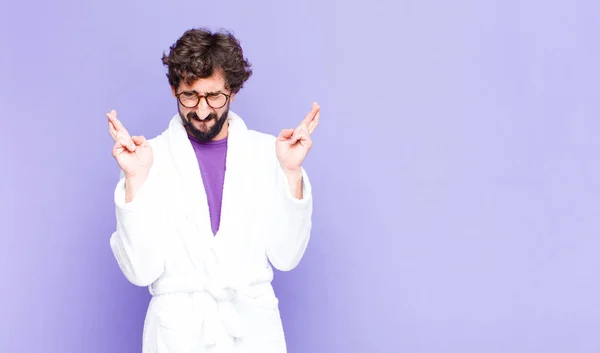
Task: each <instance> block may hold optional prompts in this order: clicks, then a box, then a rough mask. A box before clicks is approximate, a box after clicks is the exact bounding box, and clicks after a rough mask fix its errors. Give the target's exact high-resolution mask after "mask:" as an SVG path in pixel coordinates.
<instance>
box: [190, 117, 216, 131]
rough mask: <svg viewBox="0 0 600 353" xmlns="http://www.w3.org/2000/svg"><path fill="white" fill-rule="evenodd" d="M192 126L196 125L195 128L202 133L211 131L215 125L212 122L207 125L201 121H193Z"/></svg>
mask: <svg viewBox="0 0 600 353" xmlns="http://www.w3.org/2000/svg"><path fill="white" fill-rule="evenodd" d="M192 124H193V125H194V127H195V128H196V129H198V130H200V131H202V132H207V131H208V130H210V128H211V127H212V126H213V125H214V123H213V122H212V121H209V122H207V123H204V122H200V121H195V120H194V121H192Z"/></svg>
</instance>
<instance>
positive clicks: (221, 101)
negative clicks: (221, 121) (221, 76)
mask: <svg viewBox="0 0 600 353" xmlns="http://www.w3.org/2000/svg"><path fill="white" fill-rule="evenodd" d="M175 97H177V100H179V103H181V105H183V106H184V107H186V108H196V107H197V106H198V104H200V100H201V99H202V98H204V99H205V100H206V104H208V106H209V107H211V108H213V109H219V108H223V107H224V106H225V104H227V101H228V100H229V97H230V95H228V94H225V93H222V92H220V93H209V94H207V95H205V96H202V95H199V94H198V93H196V92H194V91H191V92H181V93H178V94H176V95H175Z"/></svg>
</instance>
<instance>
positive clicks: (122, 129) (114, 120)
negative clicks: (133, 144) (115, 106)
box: [106, 110, 129, 135]
mask: <svg viewBox="0 0 600 353" xmlns="http://www.w3.org/2000/svg"><path fill="white" fill-rule="evenodd" d="M106 117H107V118H108V120H109V121H110V122H111V123H112V124H113V126H114V127H115V129H116V130H117V132H118V133H121V132H124V133H126V134H127V135H129V132H127V129H125V126H123V124H122V123H121V121H120V120H119V119H117V112H116V111H115V110H111V111H110V112H109V113H106Z"/></svg>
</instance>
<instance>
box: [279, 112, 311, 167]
mask: <svg viewBox="0 0 600 353" xmlns="http://www.w3.org/2000/svg"><path fill="white" fill-rule="evenodd" d="M320 114H321V107H319V105H318V104H317V103H313V105H312V109H311V110H310V112H308V114H306V117H304V120H302V122H301V123H300V125H298V127H296V128H295V129H283V130H281V132H280V133H279V137H277V142H276V151H277V158H278V159H279V163H280V164H281V168H283V171H284V172H285V173H286V175H288V176H290V175H294V174H301V167H302V163H303V162H304V159H305V158H306V155H307V154H308V151H309V150H310V148H311V147H312V140H311V138H310V135H311V134H312V133H313V131H315V129H316V127H317V125H319V116H320Z"/></svg>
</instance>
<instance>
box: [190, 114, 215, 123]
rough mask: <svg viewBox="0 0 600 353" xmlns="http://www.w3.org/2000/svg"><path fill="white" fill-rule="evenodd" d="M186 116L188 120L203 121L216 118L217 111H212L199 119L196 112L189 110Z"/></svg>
mask: <svg viewBox="0 0 600 353" xmlns="http://www.w3.org/2000/svg"><path fill="white" fill-rule="evenodd" d="M186 117H187V118H188V120H189V121H192V120H197V121H203V122H208V121H210V120H213V119H215V120H216V119H217V118H218V116H217V113H212V112H211V113H210V114H208V115H207V116H206V117H205V118H204V120H202V119H200V117H199V116H198V114H196V112H189V113H187V116H186Z"/></svg>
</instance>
